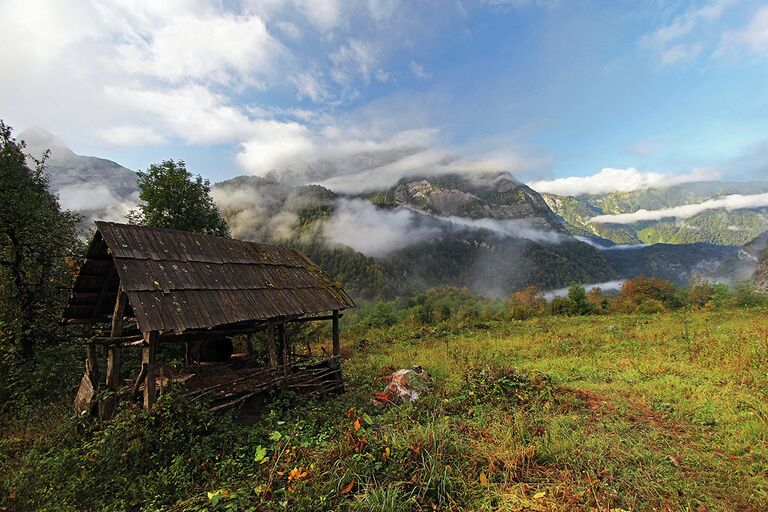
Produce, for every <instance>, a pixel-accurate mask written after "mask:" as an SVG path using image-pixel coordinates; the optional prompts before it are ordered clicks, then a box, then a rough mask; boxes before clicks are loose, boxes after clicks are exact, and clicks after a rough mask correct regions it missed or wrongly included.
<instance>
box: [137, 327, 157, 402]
mask: <svg viewBox="0 0 768 512" xmlns="http://www.w3.org/2000/svg"><path fill="white" fill-rule="evenodd" d="M158 338H159V333H158V332H157V331H149V332H147V333H144V339H145V340H146V341H147V346H146V347H144V348H143V349H142V351H141V364H142V366H144V365H147V372H146V376H145V377H144V408H145V409H150V408H152V404H154V403H155V357H156V354H157V339H158Z"/></svg>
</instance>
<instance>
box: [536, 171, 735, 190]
mask: <svg viewBox="0 0 768 512" xmlns="http://www.w3.org/2000/svg"><path fill="white" fill-rule="evenodd" d="M718 178H720V171H718V170H716V169H710V168H703V169H694V170H692V171H691V172H689V173H686V174H667V173H660V172H643V171H639V170H637V169H636V168H634V167H629V168H627V169H613V168H609V167H606V168H605V169H602V170H601V171H600V172H598V173H597V174H593V175H592V176H571V177H568V178H557V179H554V180H541V181H533V182H530V183H528V186H530V187H531V188H533V189H534V190H536V191H537V192H546V193H549V194H557V195H561V196H580V195H593V194H607V193H609V192H631V191H633V190H642V189H646V188H654V187H669V186H672V185H681V184H683V183H692V182H696V181H713V180H716V179H718Z"/></svg>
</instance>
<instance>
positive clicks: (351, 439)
mask: <svg viewBox="0 0 768 512" xmlns="http://www.w3.org/2000/svg"><path fill="white" fill-rule="evenodd" d="M344 341H345V346H344V355H345V356H346V357H347V360H346V361H345V367H344V371H345V376H346V378H347V379H348V381H349V384H350V390H349V391H348V392H347V393H346V394H344V395H342V396H340V397H336V398H330V399H325V400H321V401H313V400H306V399H285V398H283V399H280V400H278V401H276V402H275V403H274V404H273V405H271V406H270V407H271V409H270V410H269V411H268V412H266V413H265V414H264V415H263V416H261V417H259V418H257V419H256V420H254V422H252V423H251V424H249V425H244V424H242V423H238V422H235V421H234V420H233V418H231V417H226V416H225V417H221V416H216V417H212V416H209V415H208V414H207V413H206V412H204V411H203V410H202V409H201V408H198V407H195V406H193V405H191V404H184V403H178V402H175V401H174V400H172V398H173V395H166V396H165V397H164V398H162V399H161V400H160V402H159V405H158V407H157V409H156V410H155V411H153V412H152V413H150V414H144V413H140V414H135V413H133V412H131V411H127V412H126V413H123V414H121V415H120V416H119V417H118V418H117V419H116V420H114V421H113V422H112V423H111V424H110V425H109V426H108V427H107V428H103V427H102V428H98V427H99V426H98V425H93V424H88V423H87V422H83V421H80V420H76V419H68V420H63V419H62V418H63V414H64V413H65V408H66V407H67V406H68V405H67V404H60V405H56V406H51V407H50V408H49V409H50V410H54V411H60V412H58V413H50V410H49V411H47V412H46V417H47V419H46V420H43V419H41V418H40V417H39V415H38V416H37V417H34V416H32V415H31V414H30V416H29V417H27V418H17V419H15V420H14V421H12V422H11V423H9V424H8V425H7V426H6V432H5V433H4V434H3V437H2V440H0V472H2V473H4V474H5V476H4V477H2V483H1V484H0V491H2V493H3V496H2V501H0V504H4V505H5V506H6V507H8V508H9V509H18V510H32V509H41V510H84V509H104V510H125V509H128V510H135V509H145V510H178V511H181V510H210V511H215V510H606V511H607V510H620V509H623V510H694V511H703V510H709V511H712V510H746V511H749V510H754V511H764V510H768V319H767V318H766V312H765V311H764V310H752V311H749V310H726V311H710V312H691V311H678V312H675V313H668V314H660V315H632V316H629V315H626V316H625V315H611V316H599V317H597V316H596V317H542V318H535V319H532V320H528V321H509V320H506V321H480V320H478V321H476V322H468V321H461V322H459V321H455V322H454V321H446V322H442V323H438V324H436V325H432V326H422V325H411V326H409V325H407V323H400V324H398V325H396V326H393V327H386V328H378V329H368V330H364V329H362V328H356V327H355V326H351V328H350V329H347V332H346V336H345V338H344ZM416 364H418V365H421V366H423V367H424V368H425V369H427V370H428V371H429V372H430V373H431V374H432V376H433V377H434V387H433V391H432V393H430V394H429V395H428V396H426V397H424V398H423V399H422V400H420V401H418V402H416V403H413V404H403V405H399V406H396V407H388V408H385V409H377V408H375V407H373V406H372V405H371V402H370V399H371V397H372V395H373V393H374V392H376V391H380V390H381V388H382V387H383V386H384V385H385V384H384V383H383V382H381V380H380V379H379V377H381V376H384V375H386V374H387V373H389V372H390V371H391V370H392V369H394V368H407V367H409V366H411V365H416ZM57 414H58V416H57Z"/></svg>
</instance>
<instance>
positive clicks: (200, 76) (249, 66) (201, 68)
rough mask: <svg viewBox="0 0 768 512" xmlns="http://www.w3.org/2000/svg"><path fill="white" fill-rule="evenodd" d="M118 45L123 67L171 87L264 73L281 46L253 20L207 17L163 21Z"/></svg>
mask: <svg viewBox="0 0 768 512" xmlns="http://www.w3.org/2000/svg"><path fill="white" fill-rule="evenodd" d="M163 21H164V22H165V23H163V24H162V25H161V26H160V27H157V28H155V29H154V30H153V31H151V32H145V31H142V32H140V33H139V34H137V35H136V37H132V38H130V39H129V40H128V41H127V42H125V43H123V44H121V45H120V46H118V52H119V53H120V54H121V55H122V57H123V62H122V64H123V66H125V68H126V69H127V70H128V71H129V72H138V73H144V74H147V75H149V76H152V77H155V78H160V79H163V80H167V81H169V82H172V83H176V82H181V81H184V80H187V79H194V80H198V81H203V82H206V83H208V82H214V83H228V82H230V81H232V80H234V79H235V78H237V79H239V80H245V81H248V80H251V79H253V78H254V77H255V76H256V75H257V74H264V73H268V72H269V71H270V70H271V69H272V66H273V65H274V63H275V61H276V60H277V59H279V58H280V56H281V53H282V46H281V45H280V44H279V43H278V42H277V40H275V39H274V38H273V37H272V36H271V35H270V34H269V32H268V31H267V26H266V24H265V23H264V21H263V20H262V19H261V18H259V17H258V16H235V15H233V14H229V13H206V15H204V16H196V15H178V16H174V17H172V18H170V19H168V20H163Z"/></svg>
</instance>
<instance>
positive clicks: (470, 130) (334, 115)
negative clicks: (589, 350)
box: [0, 0, 768, 190]
mask: <svg viewBox="0 0 768 512" xmlns="http://www.w3.org/2000/svg"><path fill="white" fill-rule="evenodd" d="M156 4H162V5H156ZM0 45H2V46H3V47H10V48H13V51H12V52H4V55H2V56H0V73H1V75H0V76H2V77H3V79H2V80H0V118H2V119H4V120H5V121H6V122H8V123H10V124H11V125H12V126H13V127H14V128H15V129H16V130H17V132H20V131H21V130H23V129H24V128H26V127H29V126H33V125H36V126H41V127H43V128H45V129H48V130H50V131H52V132H53V133H55V134H56V135H58V136H59V137H60V138H62V139H63V140H64V141H66V142H67V143H68V144H69V145H70V146H71V147H72V148H73V149H74V150H75V151H76V152H78V153H80V154H93V155H98V156H101V157H105V158H109V159H112V160H115V161H118V162H120V163H122V164H123V165H126V166H128V167H130V168H132V169H142V168H146V166H147V165H148V164H149V163H151V162H155V161H158V160H162V159H165V158H177V159H184V160H186V161H187V163H188V167H189V168H190V169H191V170H193V171H195V172H199V173H201V174H203V175H204V176H206V177H208V178H210V179H211V180H212V181H218V180H221V179H226V178H228V177H232V176H235V175H238V174H244V173H250V174H259V175H263V174H265V173H267V172H270V171H274V172H285V170H286V169H289V170H290V171H291V172H293V173H298V174H302V173H304V174H307V175H308V178H307V179H308V180H317V179H318V173H317V172H316V171H315V168H316V167H317V162H318V161H322V162H325V164H326V167H330V168H333V169H341V170H339V171H324V173H325V174H322V173H321V174H322V176H321V178H322V180H321V181H322V182H324V183H328V184H330V185H334V186H336V187H338V188H340V189H344V188H347V189H349V190H356V189H360V188H361V187H362V188H364V187H365V186H366V185H367V184H375V185H377V186H378V185H383V184H387V183H388V182H390V181H391V180H392V179H396V177H398V176H399V175H402V174H404V173H409V172H419V171H423V172H424V173H438V172H444V171H466V172H475V171H485V170H494V169H497V170H509V171H511V172H512V173H514V174H516V175H518V176H520V177H521V178H522V179H526V180H531V181H536V182H538V183H542V182H544V181H547V180H552V179H554V178H564V177H569V176H591V175H596V174H598V173H599V172H600V171H601V169H604V168H613V169H622V170H627V169H631V171H630V172H632V173H635V174H639V175H642V174H643V173H650V174H649V176H656V175H657V174H658V173H662V178H661V179H662V181H663V176H664V175H666V174H676V175H677V174H680V175H689V174H690V175H691V176H697V177H701V176H707V177H709V178H710V179H712V178H715V177H724V178H729V179H768V172H767V170H768V164H767V163H766V162H768V5H767V4H765V3H764V2H757V1H751V0H741V1H740V0H711V1H698V2H695V1H694V2H692V1H669V2H665V1H661V0H649V1H621V0H617V1H601V2H597V1H587V0H584V1H581V0H572V1H568V0H559V1H557V0H551V1H547V0H539V1H536V0H527V1H526V0H507V1H505V0H487V1H481V0H477V1H460V2H457V1H451V0H442V1H438V0H434V1H417V0H413V1H405V0H403V1H398V0H349V1H338V0H314V1H312V0H263V1H247V0H243V1H237V2H235V1H220V2H205V1H197V0H189V1H168V2H154V3H153V2H131V1H127V0H104V1H101V2H94V3H89V2H87V1H80V0H78V1H74V0H73V1H71V2H65V1H60V0H4V2H3V3H2V4H0ZM361 153H365V154H367V155H373V157H372V158H373V159H374V160H376V163H375V164H372V165H373V167H374V169H370V168H365V167H364V166H363V167H360V165H361V164H360V163H359V159H356V158H355V156H356V155H360V154H361ZM393 155H394V156H393ZM329 173H330V174H329ZM602 176H603V178H601V179H603V180H604V179H605V176H607V174H603V175H602ZM618 176H623V175H621V174H618ZM323 180H324V181H323ZM545 188H546V187H545Z"/></svg>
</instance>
